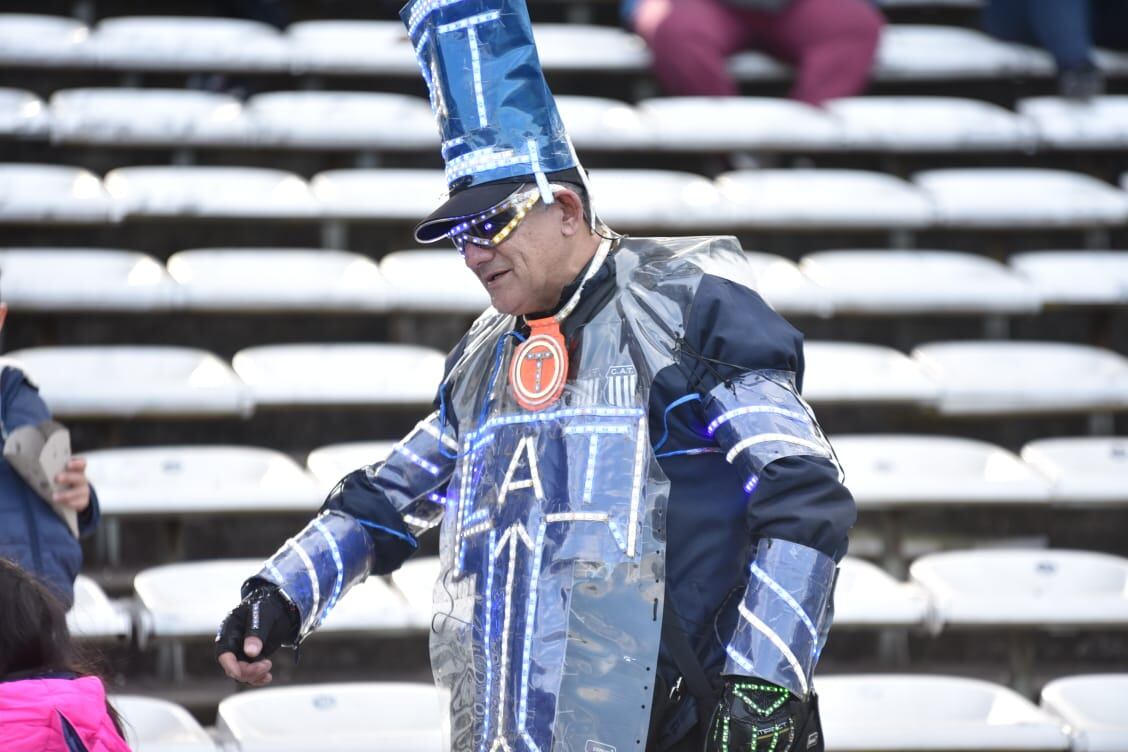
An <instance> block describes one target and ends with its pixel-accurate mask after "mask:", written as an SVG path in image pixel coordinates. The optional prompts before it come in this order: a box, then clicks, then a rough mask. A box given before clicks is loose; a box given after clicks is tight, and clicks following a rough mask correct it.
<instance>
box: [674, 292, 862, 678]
mask: <svg viewBox="0 0 1128 752" xmlns="http://www.w3.org/2000/svg"><path fill="white" fill-rule="evenodd" d="M682 364H683V370H684V371H685V372H686V374H687V377H688V378H689V379H690V384H691V386H692V387H693V388H694V390H695V391H696V392H697V393H698V394H699V395H700V397H701V404H702V409H703V412H704V415H705V419H706V420H707V421H708V426H707V428H706V432H707V433H708V434H709V435H710V436H711V438H712V439H713V440H714V441H715V442H716V444H717V446H718V447H720V449H721V450H722V451H723V452H725V458H726V460H727V461H728V462H729V463H730V464H732V465H733V467H734V468H735V469H736V470H737V472H738V473H739V474H740V477H741V478H743V479H744V490H745V493H747V494H748V505H747V521H748V530H749V535H750V544H751V545H750V549H749V550H750V556H749V561H748V563H747V566H748V584H747V586H746V589H745V593H744V597H743V599H742V602H741V603H740V604H739V613H740V618H739V619H738V621H737V626H736V628H735V630H734V632H733V634H732V635H731V637H730V638H729V641H728V645H727V653H728V660H727V663H726V666H725V669H724V670H725V673H728V674H738V675H746V676H756V677H759V678H761V679H766V680H768V681H772V682H775V683H776V684H779V685H781V686H784V687H787V688H788V689H790V690H792V691H793V692H794V693H795V694H796V695H799V696H806V695H807V693H808V692H809V689H810V678H811V674H812V673H813V671H814V666H815V663H816V662H817V660H818V654H819V651H820V650H821V648H822V645H823V643H824V642H825V638H826V632H827V630H828V629H829V625H830V620H831V614H830V604H831V594H832V591H833V586H834V578H835V575H836V561H837V560H838V559H840V558H841V557H842V556H843V555H844V554H845V552H846V544H847V539H846V536H847V532H848V530H849V528H850V527H851V525H853V523H854V519H855V516H856V510H855V505H854V500H853V498H852V497H851V495H850V493H849V491H847V490H846V488H845V486H843V485H842V476H841V472H840V469H839V467H838V464H837V460H836V459H835V456H834V452H833V450H832V449H831V447H830V444H829V442H828V441H827V439H826V437H825V436H824V435H823V432H822V430H821V428H820V427H819V425H818V422H817V420H816V419H815V415H814V412H813V411H812V410H811V408H810V406H809V405H808V404H807V403H806V402H805V401H804V400H803V398H802V397H801V396H800V388H801V385H802V378H803V345H802V336H801V335H800V334H799V332H797V331H796V330H795V329H794V328H792V327H791V326H790V325H789V324H787V322H785V321H784V320H783V319H782V318H780V317H779V316H778V315H777V314H776V313H775V312H774V311H772V310H771V309H770V308H769V307H768V305H767V304H766V303H765V302H764V301H763V300H762V299H761V298H760V296H759V295H757V294H756V293H755V292H754V291H752V290H750V289H748V288H747V287H744V286H742V285H740V284H737V283H735V282H732V281H729V280H726V279H723V278H721V277H716V276H706V277H705V278H704V279H703V280H702V283H701V285H700V287H699V289H698V292H697V295H696V297H695V298H694V301H693V305H692V307H691V310H690V313H689V316H688V317H687V321H686V333H685V341H684V346H683V354H682Z"/></svg>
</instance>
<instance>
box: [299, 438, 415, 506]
mask: <svg viewBox="0 0 1128 752" xmlns="http://www.w3.org/2000/svg"><path fill="white" fill-rule="evenodd" d="M395 445H396V442H394V441H351V442H347V443H344V444H330V445H328V446H323V447H318V448H317V449H314V450H313V451H312V452H310V453H309V456H308V457H306V467H307V468H309V471H310V473H312V474H313V477H314V478H315V479H316V481H317V484H318V486H319V488H321V490H322V491H323V492H324V493H325V494H326V495H328V493H329V492H330V491H331V490H332V489H333V486H335V485H337V483H338V482H339V481H340V480H341V478H344V477H345V476H346V475H348V474H349V473H351V472H352V471H354V470H357V469H358V468H361V467H367V466H368V465H371V464H373V463H375V462H382V461H383V460H385V459H387V458H388V455H389V454H391V452H392V448H393V447H394V446H395Z"/></svg>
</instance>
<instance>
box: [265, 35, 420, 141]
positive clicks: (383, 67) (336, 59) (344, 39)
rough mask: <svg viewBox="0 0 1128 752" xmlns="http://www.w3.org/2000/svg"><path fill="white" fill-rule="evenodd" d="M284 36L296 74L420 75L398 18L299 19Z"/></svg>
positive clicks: (413, 54)
mask: <svg viewBox="0 0 1128 752" xmlns="http://www.w3.org/2000/svg"><path fill="white" fill-rule="evenodd" d="M286 39H287V40H288V41H289V44H290V56H291V60H292V63H293V69H294V72H295V73H326V74H346V75H347V74H369V75H418V74H419V63H418V61H416V59H415V53H414V51H413V50H412V47H411V41H410V40H409V39H408V37H407V31H406V29H404V26H403V24H402V23H400V22H399V21H359V20H345V21H299V22H298V23H293V24H290V25H289V26H288V27H286ZM431 131H432V134H433V132H434V124H433V123H432V126H431Z"/></svg>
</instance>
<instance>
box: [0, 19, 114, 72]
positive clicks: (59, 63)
mask: <svg viewBox="0 0 1128 752" xmlns="http://www.w3.org/2000/svg"><path fill="white" fill-rule="evenodd" d="M89 33H90V30H89V29H88V28H87V27H86V25H85V24H84V23H82V22H81V21H79V20H77V19H74V18H68V17H66V16H48V15H33V14H30V13H0V65H4V66H17V67H34V68H54V67H60V68H65V67H69V66H75V65H83V64H89V63H90V62H92V61H91V59H90V58H89V56H88V55H87V47H86V44H85V43H86V40H87V37H88V36H89Z"/></svg>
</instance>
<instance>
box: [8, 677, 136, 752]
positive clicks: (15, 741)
mask: <svg viewBox="0 0 1128 752" xmlns="http://www.w3.org/2000/svg"><path fill="white" fill-rule="evenodd" d="M60 716H63V717H66V719H67V720H68V721H69V722H70V725H71V726H72V727H74V730H75V731H76V732H78V737H79V739H81V740H82V743H83V744H85V745H86V749H87V750H88V751H89V752H129V745H127V744H126V743H125V741H124V740H123V739H122V738H121V737H120V736H118V733H117V730H116V729H114V723H113V721H112V720H111V719H110V716H109V714H108V713H107V712H106V690H105V689H104V688H103V687H102V681H101V680H100V679H98V678H97V677H94V676H83V677H80V678H77V679H23V680H18V681H9V682H0V750H4V752H71V749H72V747H69V746H68V745H67V742H66V738H65V736H64V734H63V721H62V717H60Z"/></svg>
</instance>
